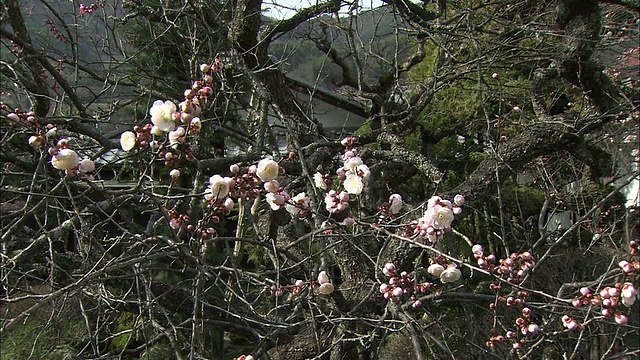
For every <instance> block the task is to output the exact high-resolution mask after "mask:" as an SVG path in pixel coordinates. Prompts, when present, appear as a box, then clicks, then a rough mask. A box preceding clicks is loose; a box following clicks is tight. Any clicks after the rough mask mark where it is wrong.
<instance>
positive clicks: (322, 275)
mask: <svg viewBox="0 0 640 360" xmlns="http://www.w3.org/2000/svg"><path fill="white" fill-rule="evenodd" d="M307 285H308V286H310V287H311V288H313V289H316V291H317V292H318V294H321V295H330V294H331V293H332V292H333V290H334V289H335V287H334V286H333V284H332V283H331V280H330V279H329V275H328V274H327V272H326V271H324V270H323V271H320V272H319V273H318V278H317V279H316V281H315V282H305V281H304V280H300V279H298V280H296V281H295V282H294V284H293V285H290V286H280V287H278V286H276V285H271V288H270V292H271V295H273V296H282V295H283V294H285V292H287V291H290V292H291V293H292V294H293V295H300V294H301V293H302V291H303V290H304V289H305V287H306V286H307Z"/></svg>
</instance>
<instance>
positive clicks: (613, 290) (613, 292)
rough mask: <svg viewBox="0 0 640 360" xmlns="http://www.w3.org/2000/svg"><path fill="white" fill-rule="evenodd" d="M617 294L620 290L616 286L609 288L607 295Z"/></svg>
mask: <svg viewBox="0 0 640 360" xmlns="http://www.w3.org/2000/svg"><path fill="white" fill-rule="evenodd" d="M619 295H620V290H618V288H615V287H610V288H609V296H611V297H614V296H619Z"/></svg>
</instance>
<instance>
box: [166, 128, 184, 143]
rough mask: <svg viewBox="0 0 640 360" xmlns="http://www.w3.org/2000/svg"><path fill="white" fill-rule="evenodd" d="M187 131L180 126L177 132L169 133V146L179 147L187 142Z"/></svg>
mask: <svg viewBox="0 0 640 360" xmlns="http://www.w3.org/2000/svg"><path fill="white" fill-rule="evenodd" d="M185 133H186V130H185V129H184V128H183V127H182V126H178V127H177V128H176V129H175V130H172V131H169V146H174V147H175V146H177V145H178V144H179V143H183V142H184V141H185V139H184V134H185Z"/></svg>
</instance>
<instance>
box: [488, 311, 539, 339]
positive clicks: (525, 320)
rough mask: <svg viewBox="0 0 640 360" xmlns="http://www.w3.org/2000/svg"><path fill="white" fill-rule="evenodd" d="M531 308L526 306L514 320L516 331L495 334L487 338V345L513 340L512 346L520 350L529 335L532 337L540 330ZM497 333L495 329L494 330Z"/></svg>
mask: <svg viewBox="0 0 640 360" xmlns="http://www.w3.org/2000/svg"><path fill="white" fill-rule="evenodd" d="M531 313H532V311H531V309H530V308H528V307H524V308H522V310H521V315H520V316H518V318H516V319H515V321H514V327H515V329H516V330H515V331H513V330H509V331H507V332H506V333H505V335H504V336H503V335H493V336H492V337H491V338H489V340H487V342H486V344H487V346H493V345H494V344H495V343H496V342H502V341H505V340H507V339H508V340H510V341H511V346H512V348H513V349H514V350H519V349H521V348H522V346H523V345H524V344H526V342H527V340H528V339H527V338H528V337H532V336H534V335H536V334H537V333H538V331H540V327H539V326H538V324H536V323H535V321H533V319H532V317H531ZM493 333H495V331H493Z"/></svg>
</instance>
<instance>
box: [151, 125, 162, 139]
mask: <svg viewBox="0 0 640 360" xmlns="http://www.w3.org/2000/svg"><path fill="white" fill-rule="evenodd" d="M151 135H155V136H164V131H162V129H160V128H159V127H157V126H155V125H153V126H152V127H151Z"/></svg>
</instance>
